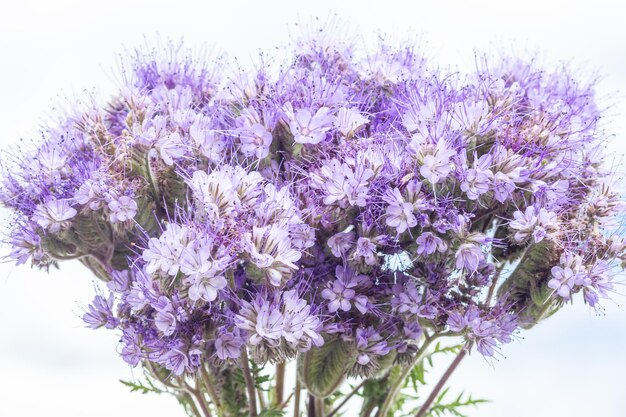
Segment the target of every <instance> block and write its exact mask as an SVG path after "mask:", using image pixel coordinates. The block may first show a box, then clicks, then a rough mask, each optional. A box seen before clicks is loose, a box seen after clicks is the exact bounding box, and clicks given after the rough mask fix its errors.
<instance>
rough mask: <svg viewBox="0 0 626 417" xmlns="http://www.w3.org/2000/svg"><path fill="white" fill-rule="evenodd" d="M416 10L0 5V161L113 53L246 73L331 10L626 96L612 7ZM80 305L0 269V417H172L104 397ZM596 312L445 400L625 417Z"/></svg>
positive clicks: (474, 369) (624, 399) (82, 288)
mask: <svg viewBox="0 0 626 417" xmlns="http://www.w3.org/2000/svg"><path fill="white" fill-rule="evenodd" d="M419 3H420V2H418V1H406V2H399V1H393V0H384V1H376V2H375V1H369V0H365V1H342V2H333V1H326V0H323V1H321V0H316V1H311V2H307V3H303V4H297V2H295V1H291V2H278V1H260V2H252V1H250V2H244V1H238V2H232V3H230V4H229V5H225V4H224V3H222V2H211V1H209V0H203V1H196V2H192V1H176V2H164V1H134V2H132V3H131V2H130V0H126V1H123V0H121V1H120V0H111V1H107V2H86V1H78V0H76V1H70V0H62V1H58V0H57V1H48V2H45V1H39V2H35V1H21V2H19V4H18V2H9V1H4V2H2V3H1V4H0V81H1V82H2V90H0V147H3V148H4V147H5V146H7V145H9V144H10V143H12V142H15V141H16V140H18V139H19V138H21V137H23V138H28V137H31V136H32V135H33V134H35V132H36V130H35V127H36V125H37V123H38V122H39V121H40V120H41V119H42V118H43V117H45V116H46V115H47V114H49V113H50V111H51V109H52V108H53V107H54V106H55V104H56V103H58V102H59V101H62V99H63V98H64V97H67V96H72V95H74V94H75V93H78V94H80V92H81V91H82V90H83V89H91V88H92V87H98V88H100V89H103V90H104V92H105V93H107V94H108V93H111V92H113V90H112V81H111V79H110V77H109V75H108V74H111V73H112V70H111V69H112V67H113V65H114V57H115V54H116V53H118V52H120V51H121V45H126V46H130V47H132V46H133V45H137V44H140V43H141V42H143V39H142V36H143V35H144V34H146V35H149V36H152V35H154V34H156V33H160V34H161V35H162V36H163V37H173V38H178V37H179V36H184V37H185V39H186V40H188V41H189V44H192V45H193V44H200V43H202V42H206V43H208V44H214V45H216V46H217V47H219V48H220V49H223V50H227V51H229V52H230V54H231V55H235V56H240V57H244V58H245V57H249V56H253V55H255V54H256V51H257V50H258V49H259V48H264V49H269V48H271V47H272V46H274V45H276V44H280V43H282V42H284V40H285V38H286V35H287V32H288V31H287V26H286V25H287V23H289V22H293V21H294V20H296V19H297V18H298V17H300V19H301V20H303V21H307V20H308V18H309V16H313V15H316V16H320V17H325V16H327V14H328V12H329V11H330V10H332V11H334V12H336V13H337V14H338V15H339V16H341V17H343V18H345V19H347V20H348V21H350V22H351V24H353V25H354V26H355V27H357V28H358V30H359V31H360V32H362V33H369V32H371V31H373V30H374V29H377V28H380V29H383V30H385V31H387V32H388V33H391V34H393V35H400V36H406V35H407V34H410V33H417V32H420V33H423V34H424V39H426V40H427V42H428V48H429V51H430V56H431V59H433V60H435V61H436V62H440V63H450V64H460V65H469V64H471V63H472V60H473V55H472V51H473V49H474V48H478V49H483V50H484V49H488V48H490V47H491V46H493V45H496V46H497V45H504V46H508V45H515V46H516V47H517V48H518V49H523V48H524V47H526V46H528V47H529V48H530V49H532V48H535V47H539V48H540V49H541V50H542V51H543V52H544V55H545V56H546V57H547V58H549V59H551V60H556V59H573V60H574V62H576V63H579V64H583V65H585V66H586V68H588V69H589V70H595V69H598V70H599V71H600V73H601V74H603V75H604V77H605V78H604V80H603V81H602V84H601V86H600V91H601V93H602V94H608V93H609V92H615V91H617V90H619V89H622V90H623V88H624V85H625V84H626V25H625V24H624V15H625V14H624V10H622V9H621V4H620V2H617V1H615V2H609V1H594V2H590V1H589V2H576V1H548V0H544V1H536V0H526V1H517V2H504V1H491V2H487V1H439V2H434V1H431V2H427V3H426V2H424V4H423V5H420V4H419ZM435 3H436V4H435ZM96 5H97V7H96ZM107 94H103V95H104V96H105V97H106V96H107ZM612 97H613V102H614V103H615V104H616V106H615V107H614V109H613V111H612V113H614V114H616V115H617V116H616V117H614V119H613V120H614V122H613V124H612V128H611V129H612V131H613V132H614V133H615V134H616V135H617V139H616V140H615V141H614V145H613V150H615V151H617V152H623V150H624V149H626V146H625V145H624V144H625V143H626V142H625V141H626V123H625V122H624V114H625V110H626V99H625V96H624V94H623V93H617V94H613V96H612ZM607 103H608V102H607ZM622 292H623V291H622ZM93 293H94V291H93V284H92V278H91V276H90V275H89V273H88V272H86V271H85V270H83V269H82V268H81V267H80V266H77V265H69V264H65V265H63V269H62V271H60V272H59V271H55V272H53V273H51V274H49V275H46V274H44V273H42V272H39V271H35V270H30V269H28V268H12V267H11V266H9V265H0V322H1V323H2V333H0V417H22V416H40V415H47V416H66V417H83V416H91V417H99V416H103V417H104V416H107V417H110V416H114V415H115V416H136V415H150V416H152V417H161V416H163V417H165V416H167V417H176V416H183V413H182V410H180V409H179V407H178V405H177V404H176V402H175V401H174V400H173V399H170V398H166V397H164V398H160V397H156V396H141V395H139V394H130V393H128V391H127V389H126V388H125V387H124V386H122V385H121V384H120V383H119V382H117V380H118V379H120V378H125V379H128V378H129V377H131V370H130V369H129V368H128V367H127V366H125V365H124V364H123V362H122V360H121V359H119V358H118V357H117V354H116V353H115V346H116V342H117V337H116V336H115V334H114V333H112V332H107V331H104V330H102V331H91V330H88V329H85V328H83V325H82V322H81V321H80V319H79V314H80V311H81V309H80V304H81V303H87V302H88V301H89V300H90V299H91V297H92V296H93ZM617 302H618V303H622V304H623V303H624V297H620V298H618V300H617ZM607 307H608V308H607V312H606V315H605V316H601V317H597V316H595V315H594V314H593V313H591V312H589V310H588V309H587V308H586V307H585V306H583V305H582V303H579V304H578V305H577V306H574V307H571V308H567V309H565V310H564V311H562V312H560V314H558V315H557V316H556V317H554V318H552V319H550V320H548V321H547V322H545V323H544V324H542V325H540V326H538V327H537V328H536V329H533V330H532V331H531V332H528V333H524V334H523V337H524V338H525V340H522V341H521V342H520V343H513V344H511V345H508V346H506V347H505V348H504V350H503V353H504V354H505V355H506V356H507V358H506V359H502V360H500V361H499V362H497V363H495V365H493V366H492V365H490V364H488V363H486V362H485V361H484V360H483V359H482V358H481V357H480V355H473V356H471V357H470V358H469V359H468V360H466V361H465V362H464V363H463V364H462V366H461V368H460V369H459V371H458V372H457V374H455V375H454V376H453V378H452V379H451V383H452V385H453V390H467V391H469V392H471V393H473V394H475V395H476V396H479V397H486V398H489V399H491V400H493V402H492V403H490V404H486V405H483V406H481V407H480V408H478V409H476V410H470V411H468V414H469V416H470V417H478V416H481V417H505V416H506V417H557V416H569V417H582V416H590V415H594V416H602V417H623V416H624V415H626V395H625V394H624V393H625V392H626V389H625V388H624V387H625V386H626V384H625V379H626V377H625V376H624V375H626V358H625V352H626V308H621V309H620V308H618V307H617V306H616V305H614V304H609V305H607ZM441 365H442V366H445V364H444V363H442V364H441ZM434 376H435V375H433V377H434ZM424 395H427V394H424ZM348 415H349V414H348Z"/></svg>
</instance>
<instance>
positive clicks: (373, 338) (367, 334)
mask: <svg viewBox="0 0 626 417" xmlns="http://www.w3.org/2000/svg"><path fill="white" fill-rule="evenodd" d="M356 348H357V351H358V355H357V359H356V360H357V363H358V364H359V365H362V366H365V365H367V364H369V363H370V362H371V361H372V360H373V359H374V358H375V357H378V356H384V355H386V354H387V353H389V352H390V351H391V348H390V347H389V346H388V345H387V342H386V341H384V340H383V338H382V336H381V335H380V334H378V332H376V331H375V330H374V328H373V327H368V328H366V329H363V328H358V329H356Z"/></svg>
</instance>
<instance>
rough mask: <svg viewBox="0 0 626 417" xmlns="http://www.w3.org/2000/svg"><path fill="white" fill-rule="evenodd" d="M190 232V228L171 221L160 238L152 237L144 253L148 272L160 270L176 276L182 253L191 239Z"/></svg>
mask: <svg viewBox="0 0 626 417" xmlns="http://www.w3.org/2000/svg"><path fill="white" fill-rule="evenodd" d="M189 233H190V232H189V229H187V228H185V227H182V226H180V225H178V224H175V223H170V224H168V225H167V228H166V229H165V231H164V232H163V234H161V236H160V237H159V238H158V239H157V238H151V239H150V240H149V241H148V247H147V248H146V249H145V250H144V251H143V254H142V258H143V260H144V261H145V262H146V272H147V273H148V274H154V273H155V272H157V271H160V272H163V273H166V274H168V275H171V276H175V275H176V274H177V273H178V271H179V269H180V261H181V255H182V253H183V250H184V249H185V246H186V245H187V243H188V241H189Z"/></svg>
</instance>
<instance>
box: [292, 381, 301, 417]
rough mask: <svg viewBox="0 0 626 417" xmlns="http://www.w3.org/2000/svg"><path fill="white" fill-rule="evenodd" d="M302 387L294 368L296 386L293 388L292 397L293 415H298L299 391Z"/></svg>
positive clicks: (295, 416)
mask: <svg viewBox="0 0 626 417" xmlns="http://www.w3.org/2000/svg"><path fill="white" fill-rule="evenodd" d="M301 390H302V387H301V385H300V378H298V371H297V370H296V387H295V388H294V391H293V392H294V397H293V417H300V391H301Z"/></svg>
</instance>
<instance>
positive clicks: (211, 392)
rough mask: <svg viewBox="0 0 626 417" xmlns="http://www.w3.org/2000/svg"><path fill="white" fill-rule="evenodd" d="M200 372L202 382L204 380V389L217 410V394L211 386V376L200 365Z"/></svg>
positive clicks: (218, 401) (218, 404)
mask: <svg viewBox="0 0 626 417" xmlns="http://www.w3.org/2000/svg"><path fill="white" fill-rule="evenodd" d="M200 374H201V376H202V382H204V387H205V388H206V391H207V393H208V394H209V397H210V398H211V401H212V402H213V404H214V405H215V408H217V409H218V410H219V408H220V407H221V404H220V400H219V396H218V395H217V392H215V388H214V386H213V385H214V384H213V382H212V381H211V376H210V375H209V372H208V371H207V370H206V368H205V367H204V366H201V367H200Z"/></svg>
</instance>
